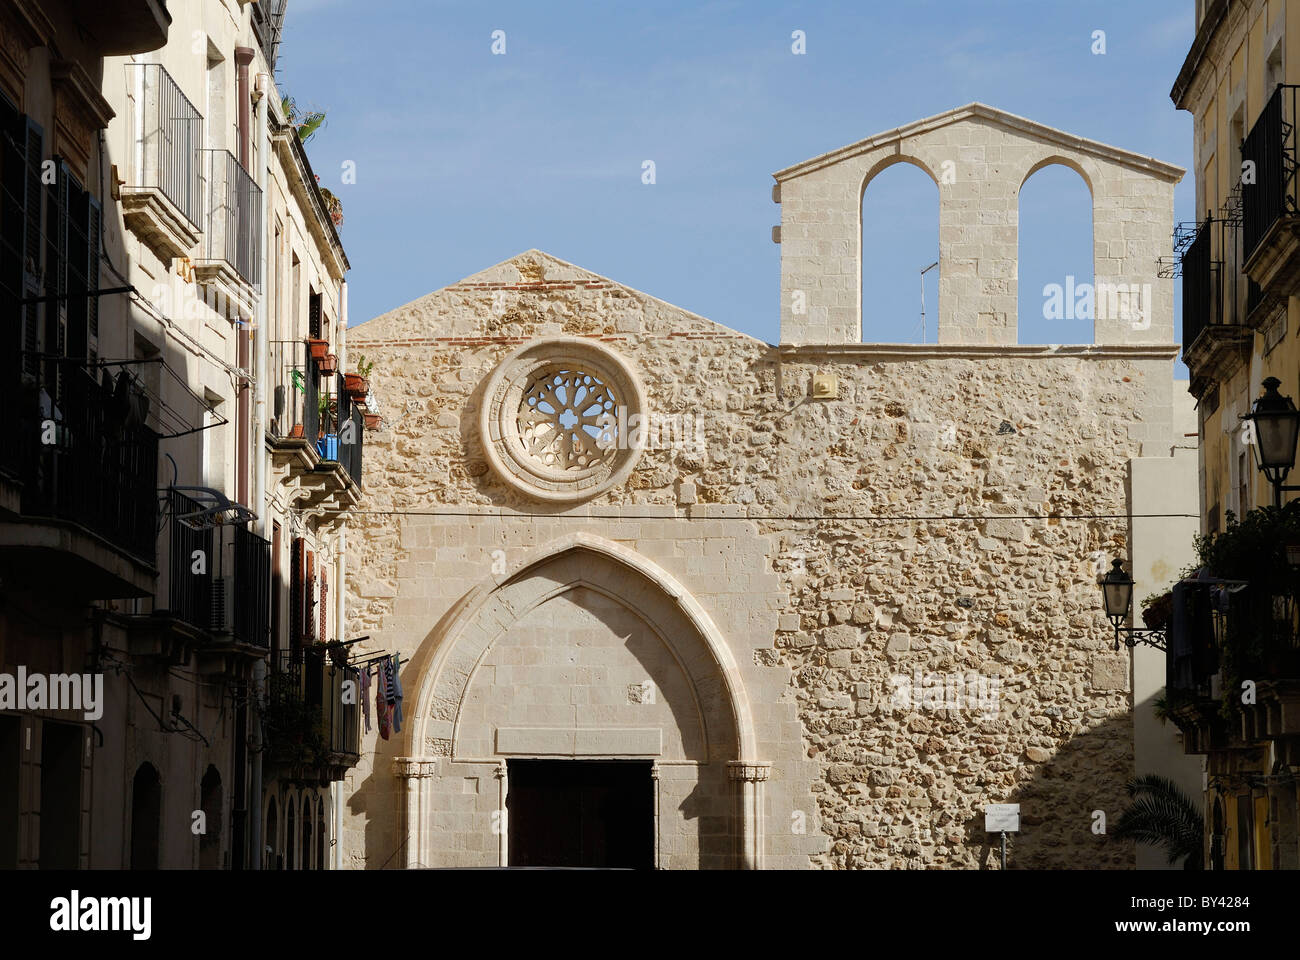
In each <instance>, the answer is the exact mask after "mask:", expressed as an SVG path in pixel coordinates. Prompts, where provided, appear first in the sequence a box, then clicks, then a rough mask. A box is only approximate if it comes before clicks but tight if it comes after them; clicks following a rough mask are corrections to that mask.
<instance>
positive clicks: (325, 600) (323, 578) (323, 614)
mask: <svg viewBox="0 0 1300 960" xmlns="http://www.w3.org/2000/svg"><path fill="white" fill-rule="evenodd" d="M329 595H330V581H329V575H328V573H327V572H326V569H325V565H324V564H321V568H320V638H321V640H322V641H325V640H328V639H329V637H330V635H329V629H328V626H329V624H328V617H329V608H330V607H329Z"/></svg>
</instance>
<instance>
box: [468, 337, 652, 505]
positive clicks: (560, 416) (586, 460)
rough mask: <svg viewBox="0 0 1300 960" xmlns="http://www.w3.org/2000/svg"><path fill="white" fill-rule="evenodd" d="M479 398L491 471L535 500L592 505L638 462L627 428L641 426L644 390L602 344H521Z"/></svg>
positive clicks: (561, 340)
mask: <svg viewBox="0 0 1300 960" xmlns="http://www.w3.org/2000/svg"><path fill="white" fill-rule="evenodd" d="M483 398H484V399H483V407H482V409H481V411H480V413H479V434H480V436H481V437H482V440H483V450H484V454H485V456H486V457H487V460H488V463H489V465H490V466H491V467H492V469H493V470H494V471H495V472H496V474H497V475H498V476H499V477H501V479H502V480H504V481H505V482H506V483H507V484H508V485H509V486H510V487H512V488H513V489H515V490H517V491H519V492H520V493H523V494H526V495H527V496H529V497H532V498H534V499H537V500H545V501H548V502H552V503H563V502H576V501H580V500H587V499H590V498H591V497H594V496H597V495H599V494H601V493H604V492H605V491H606V490H609V489H610V488H612V487H615V486H618V485H619V484H622V483H623V482H624V481H625V480H626V479H627V477H628V475H629V474H630V473H631V472H632V470H633V468H634V467H635V466H636V462H637V460H638V459H639V457H640V454H641V450H640V448H639V446H638V445H635V444H633V443H631V442H629V438H628V436H627V426H626V425H627V424H628V422H629V421H630V419H631V418H632V417H633V416H637V417H639V418H640V420H641V421H642V422H643V421H644V420H645V417H646V413H647V409H648V408H647V405H646V399H645V390H644V388H643V387H642V385H641V381H640V378H639V377H637V375H636V373H635V372H634V371H633V370H632V368H631V367H630V366H629V365H628V364H627V362H626V361H624V360H623V358H622V357H621V356H619V355H618V354H617V353H615V352H614V351H613V350H611V349H610V348H608V347H606V346H604V345H603V344H600V343H595V342H593V341H590V340H584V339H581V338H578V337H548V338H546V339H543V340H534V341H531V342H529V343H526V344H524V345H523V346H521V347H519V348H518V349H516V350H515V351H514V352H512V353H511V354H509V355H508V356H507V357H506V358H505V359H504V360H502V361H501V363H500V364H499V365H498V366H497V368H496V370H495V371H493V373H492V376H491V377H490V378H489V379H488V382H487V385H486V386H485V387H484V391H483ZM602 414H605V416H604V417H603V418H602V416H601V415H602ZM631 422H633V423H635V422H637V421H631Z"/></svg>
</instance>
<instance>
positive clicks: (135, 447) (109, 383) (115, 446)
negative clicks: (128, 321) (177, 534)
mask: <svg viewBox="0 0 1300 960" xmlns="http://www.w3.org/2000/svg"><path fill="white" fill-rule="evenodd" d="M100 377H102V379H100ZM10 387H11V389H13V390H15V391H16V397H15V398H13V400H14V406H15V408H16V409H15V413H16V414H17V416H16V417H15V422H16V426H17V433H16V435H14V436H13V437H11V438H10V440H9V441H7V442H12V443H14V444H16V445H17V446H18V447H19V448H20V449H21V451H22V453H21V456H20V457H19V458H18V473H19V479H20V481H21V483H22V501H21V502H22V512H23V514H24V515H25V516H28V517H45V518H51V519H59V520H66V521H70V522H72V523H77V524H80V525H81V526H83V527H85V528H86V529H87V530H89V531H91V532H92V533H94V534H97V535H98V536H100V537H102V538H103V539H105V540H106V541H108V542H109V543H111V544H112V545H113V546H115V547H117V548H118V549H120V550H124V551H125V552H127V553H129V554H131V555H132V556H134V557H135V558H137V559H138V560H142V561H145V562H146V563H153V562H154V559H155V556H156V552H157V546H156V540H157V526H156V524H157V516H158V495H157V483H158V435H157V434H156V433H155V432H154V431H153V430H152V429H150V428H149V427H148V426H147V425H146V423H145V413H144V411H143V410H142V407H141V405H140V404H141V400H140V398H139V395H138V394H137V393H136V392H135V391H133V389H132V387H131V375H130V374H129V373H127V372H126V371H122V372H121V373H119V374H118V377H117V379H116V380H114V379H113V378H112V376H111V375H110V374H109V373H108V370H107V368H106V367H103V368H97V367H95V366H87V365H86V364H85V362H84V361H78V360H72V359H68V358H63V357H42V358H41V362H39V363H36V364H34V365H33V374H32V375H31V376H30V377H27V378H24V379H23V381H22V383H21V384H11V385H10Z"/></svg>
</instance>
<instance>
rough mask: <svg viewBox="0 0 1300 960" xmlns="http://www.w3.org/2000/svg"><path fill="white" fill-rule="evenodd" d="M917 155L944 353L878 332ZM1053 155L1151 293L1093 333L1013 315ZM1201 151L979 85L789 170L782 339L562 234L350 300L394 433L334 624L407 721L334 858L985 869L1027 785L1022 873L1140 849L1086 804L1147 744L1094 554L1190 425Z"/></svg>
mask: <svg viewBox="0 0 1300 960" xmlns="http://www.w3.org/2000/svg"><path fill="white" fill-rule="evenodd" d="M896 162H909V163H913V164H915V165H917V166H919V167H920V168H922V169H923V170H925V171H926V172H928V173H929V174H930V175H931V176H932V177H933V178H934V180H935V182H936V184H938V185H939V196H940V248H941V249H940V258H939V259H940V281H939V285H940V316H939V342H938V343H937V344H921V345H916V344H890V345H882V344H865V343H862V342H860V341H861V317H862V314H863V310H864V297H863V292H862V290H861V281H860V277H861V263H860V252H859V251H860V236H861V199H862V192H863V190H864V189H865V187H866V185H867V183H869V182H870V180H871V178H872V177H874V176H875V175H876V174H877V173H878V172H879V171H880V170H882V169H884V168H885V167H886V166H888V165H890V164H892V163H896ZM1049 163H1059V164H1064V165H1066V166H1069V167H1071V168H1072V169H1074V170H1076V171H1077V172H1078V173H1079V174H1080V175H1081V176H1082V177H1083V178H1084V180H1085V181H1086V182H1087V184H1088V186H1089V188H1090V190H1091V192H1092V196H1093V212H1094V217H1093V222H1094V250H1095V257H1094V275H1095V283H1096V286H1097V288H1098V289H1099V290H1100V289H1106V288H1109V289H1111V290H1112V291H1119V295H1120V297H1121V299H1122V298H1123V297H1124V296H1126V295H1127V292H1128V291H1132V292H1133V295H1134V297H1135V298H1136V299H1135V300H1134V301H1133V302H1131V303H1129V304H1128V305H1127V306H1124V307H1122V308H1121V309H1120V310H1118V311H1111V312H1109V313H1104V312H1103V311H1100V310H1099V312H1098V319H1097V321H1096V332H1095V336H1094V340H1095V342H1094V343H1091V344H1083V345H1072V346H1071V345H1066V346H1035V345H1022V344H1018V343H1017V342H1016V339H1017V338H1016V304H1017V289H1016V250H1017V230H1016V216H1017V213H1016V211H1017V196H1018V191H1019V188H1020V186H1021V184H1023V183H1024V181H1025V180H1026V179H1027V178H1028V177H1029V176H1030V175H1031V174H1032V173H1033V172H1034V171H1036V170H1037V169H1039V168H1041V167H1042V166H1044V165H1046V164H1049ZM1182 173H1183V171H1182V170H1181V169H1179V168H1177V167H1173V166H1170V165H1168V164H1164V163H1161V162H1159V161H1156V160H1153V159H1150V158H1147V157H1142V156H1138V155H1135V154H1132V153H1128V152H1126V151H1123V150H1119V149H1116V148H1113V147H1109V146H1105V145H1103V144H1099V143H1095V142H1092V141H1089V140H1085V139H1082V138H1080V137H1077V136H1073V135H1070V134H1066V133H1062V132H1060V131H1057V130H1054V129H1051V128H1048V127H1045V126H1042V125H1040V124H1037V123H1034V122H1032V121H1029V120H1025V119H1023V118H1019V117H1014V116H1011V115H1009V114H1006V113H1003V112H1001V111H998V110H995V109H992V108H989V107H985V106H983V105H979V104H973V105H971V106H968V107H964V108H960V109H958V110H954V111H950V112H948V113H945V114H941V115H939V116H936V117H932V118H929V119H927V120H922V121H919V122H917V123H914V124H911V125H909V126H907V127H904V128H900V129H898V130H894V131H890V132H888V133H884V134H881V135H879V136H876V137H872V138H869V139H867V140H864V141H861V142H859V143H856V144H853V145H851V146H848V147H845V148H843V149H841V150H837V151H834V152H832V153H829V154H826V155H824V156H821V157H817V158H814V159H812V160H809V161H806V162H804V163H801V164H798V165H796V166H794V167H790V168H788V169H786V170H783V171H781V172H780V173H778V174H776V175H775V179H776V186H775V187H774V192H773V199H775V200H776V201H777V202H778V203H779V204H780V209H781V226H780V228H779V233H778V234H777V235H776V236H775V237H774V238H775V239H778V240H779V242H780V243H781V250H782V266H781V285H782V291H781V343H780V344H778V345H771V344H767V343H763V342H761V341H759V340H756V339H754V338H752V337H749V336H746V335H744V334H741V333H738V332H736V331H734V330H731V329H728V328H726V327H724V326H721V325H719V324H717V323H714V322H711V321H710V320H707V319H705V318H703V317H700V316H697V315H694V314H692V313H690V312H688V311H686V310H683V309H680V308H677V307H674V306H672V305H670V304H668V303H665V302H663V301H660V300H657V299H655V298H654V297H652V296H649V295H647V294H644V293H641V292H639V291H637V290H633V289H631V288H629V287H626V286H623V285H621V284H619V283H617V282H614V281H612V280H609V279H606V278H604V277H601V276H598V275H596V274H593V273H591V272H588V271H586V270H584V269H582V268H580V267H578V266H575V265H573V264H570V263H566V262H564V261H562V260H559V259H557V258H555V257H553V256H550V255H549V254H546V253H542V252H540V251H537V250H532V251H528V252H527V253H523V254H520V255H518V256H515V257H513V258H511V259H509V260H507V261H505V262H503V263H499V264H497V265H496V266H493V267H490V268H488V269H486V270H484V271H482V272H481V273H478V274H475V275H473V276H471V277H468V278H466V279H465V280H462V281H460V282H458V283H456V284H453V285H451V286H449V287H446V288H444V289H442V290H439V291H437V292H434V293H431V294H429V295H428V296H425V297H423V298H421V299H419V300H416V301H415V302H413V303H411V304H408V305H406V306H404V307H401V308H399V309H397V310H394V311H392V312H391V313H388V314H386V315H384V316H381V317H378V318H376V319H373V320H371V321H369V322H367V323H365V324H362V325H359V326H357V327H354V328H352V329H351V330H350V331H349V334H348V339H349V348H350V350H351V351H352V353H353V354H363V355H364V356H365V357H366V358H367V359H368V360H372V361H373V362H374V368H373V372H372V373H371V383H372V390H373V391H374V392H376V393H377V394H379V395H380V396H381V397H382V399H383V408H384V410H385V411H386V414H387V415H388V422H387V425H386V428H385V429H384V430H382V431H379V432H376V433H374V434H371V435H368V436H367V440H366V443H367V450H366V456H367V460H368V470H367V489H366V499H365V502H364V503H363V504H362V506H361V510H360V512H359V513H357V514H355V515H354V516H353V517H352V518H351V519H350V520H349V522H348V528H349V530H350V534H349V551H348V554H347V564H348V566H349V568H350V569H349V574H348V577H347V583H348V591H349V596H348V598H347V619H348V629H347V635H349V636H363V635H364V636H369V637H370V639H369V640H368V641H365V643H364V644H362V645H360V646H359V647H358V648H357V649H358V651H360V652H361V653H362V655H364V651H366V650H369V649H373V650H385V651H393V652H397V653H398V654H399V655H400V657H401V669H400V679H401V685H402V688H403V694H404V697H403V714H404V719H403V723H402V726H401V730H400V731H397V730H393V731H392V732H390V733H389V735H388V737H387V739H384V738H381V737H379V736H378V733H377V731H376V730H374V729H372V731H371V732H369V733H366V734H365V735H364V737H363V743H362V749H361V753H362V760H361V762H360V764H359V765H358V766H357V767H356V768H355V770H354V771H352V773H351V774H350V775H349V779H348V782H347V786H346V788H345V795H346V796H347V798H348V799H347V802H346V806H345V810H344V815H343V824H342V833H341V836H340V842H341V844H342V856H341V861H342V864H343V865H344V866H345V867H346V866H356V867H364V868H370V869H379V868H384V867H388V868H392V867H442V866H459V867H465V866H498V865H514V866H519V865H556V864H560V863H570V864H580V865H606V866H610V865H612V866H654V867H660V868H670V869H673V868H680V869H696V868H809V867H813V868H857V867H896V868H908V867H912V868H916V867H957V868H976V867H981V866H986V865H989V864H991V863H992V862H993V859H994V848H995V845H996V843H997V838H996V836H990V835H988V834H986V833H985V831H984V817H983V813H984V807H985V806H986V805H987V804H994V803H1018V804H1020V810H1021V831H1020V833H1019V834H1017V835H1016V836H1015V837H1014V838H1013V861H1014V863H1015V864H1016V865H1017V866H1021V867H1039V868H1053V867H1131V866H1133V865H1134V862H1135V853H1134V849H1133V847H1132V846H1131V845H1129V844H1124V843H1120V842H1118V841H1113V840H1110V839H1108V837H1107V836H1106V835H1105V833H1104V832H1103V833H1100V834H1099V833H1097V832H1096V831H1095V829H1094V825H1095V823H1096V817H1095V813H1096V811H1103V812H1104V813H1105V814H1107V815H1109V816H1111V817H1112V818H1113V817H1115V816H1117V815H1118V813H1119V811H1120V810H1121V809H1122V808H1123V806H1124V804H1125V795H1124V782H1125V780H1126V779H1127V778H1128V777H1131V776H1133V774H1134V771H1135V768H1136V767H1135V765H1136V764H1140V761H1139V760H1138V759H1135V736H1134V721H1133V711H1134V706H1135V703H1134V701H1135V695H1134V688H1135V683H1136V679H1135V673H1134V661H1133V658H1132V657H1131V656H1130V655H1129V654H1128V653H1127V652H1125V651H1121V652H1118V653H1117V652H1115V651H1114V650H1113V649H1112V637H1111V633H1110V630H1109V628H1108V627H1107V626H1106V623H1105V620H1104V617H1103V616H1102V614H1101V610H1100V603H1099V591H1098V590H1097V586H1096V576H1097V573H1098V569H1099V566H1100V565H1101V564H1100V563H1099V561H1103V560H1105V559H1108V558H1109V557H1111V556H1119V557H1124V558H1132V559H1136V558H1137V556H1138V552H1139V550H1140V549H1142V548H1143V545H1142V544H1141V543H1140V542H1138V541H1139V540H1140V539H1141V537H1140V535H1138V534H1135V530H1137V529H1138V528H1137V527H1135V521H1134V520H1133V517H1132V515H1133V514H1137V513H1142V511H1143V510H1145V509H1146V506H1144V505H1142V504H1137V503H1135V497H1136V495H1137V494H1136V493H1135V491H1136V489H1137V487H1136V486H1135V484H1134V483H1133V480H1132V471H1133V464H1134V463H1135V462H1136V461H1141V460H1144V459H1147V460H1153V459H1162V460H1168V458H1170V457H1171V455H1172V453H1173V452H1174V449H1173V448H1174V447H1175V446H1177V445H1178V443H1179V439H1180V437H1181V434H1182V433H1183V429H1182V427H1181V425H1180V421H1179V417H1178V415H1177V412H1176V406H1175V401H1174V389H1175V387H1174V382H1173V361H1174V359H1175V357H1176V354H1177V349H1178V348H1177V345H1176V344H1175V343H1174V339H1173V337H1174V334H1173V319H1172V310H1173V308H1172V289H1171V282H1170V281H1169V280H1168V279H1161V278H1160V277H1159V276H1158V263H1159V261H1160V259H1161V258H1162V257H1169V256H1170V254H1171V250H1170V243H1171V241H1170V235H1171V232H1172V216H1173V188H1174V185H1175V184H1176V183H1177V182H1178V180H1179V179H1180V178H1181V176H1182ZM868 299H869V298H868ZM865 309H866V310H868V312H869V310H870V307H869V305H868V306H866V307H865ZM1103 313H1104V315H1103ZM1161 506H1162V508H1163V509H1161V510H1157V511H1152V512H1154V513H1160V514H1161V515H1163V514H1164V513H1165V512H1168V513H1169V514H1171V515H1172V514H1176V513H1177V512H1178V510H1179V509H1180V505H1178V504H1164V505H1161ZM1187 506H1188V510H1187V512H1188V513H1189V515H1190V516H1191V520H1190V521H1189V522H1190V523H1191V525H1192V529H1195V523H1196V521H1195V515H1196V514H1197V513H1198V510H1197V509H1196V505H1195V503H1192V504H1190V505H1187ZM1135 537H1136V539H1135ZM1186 539H1187V541H1188V542H1190V536H1188V537H1187V538H1186ZM1156 566H1157V567H1159V566H1160V565H1158V564H1157V565H1156ZM1150 567H1151V565H1150V564H1148V565H1147V566H1144V567H1143V568H1142V570H1147V569H1149V568H1150ZM1134 569H1135V575H1136V576H1137V577H1138V579H1139V587H1138V589H1139V591H1141V590H1142V589H1143V583H1142V581H1143V579H1144V577H1147V576H1148V575H1147V574H1146V573H1144V572H1141V571H1139V570H1138V567H1137V566H1135V568H1134ZM1161 569H1165V571H1166V572H1165V573H1164V574H1163V576H1164V577H1165V578H1166V579H1165V580H1164V581H1163V582H1160V583H1149V584H1148V586H1149V588H1150V589H1154V588H1155V587H1157V586H1163V585H1164V582H1167V579H1168V578H1172V576H1173V575H1174V574H1175V573H1176V569H1177V565H1174V566H1172V568H1171V567H1170V565H1169V564H1164V566H1163V567H1162V568H1161ZM1138 595H1139V596H1140V595H1141V593H1140V592H1139V594H1138ZM1169 736H1172V734H1169Z"/></svg>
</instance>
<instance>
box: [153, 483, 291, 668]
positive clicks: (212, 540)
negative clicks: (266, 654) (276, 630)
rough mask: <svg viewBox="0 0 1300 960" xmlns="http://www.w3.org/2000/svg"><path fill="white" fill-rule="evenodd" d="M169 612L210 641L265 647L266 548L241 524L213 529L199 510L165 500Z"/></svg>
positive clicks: (178, 499)
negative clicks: (216, 637) (215, 638)
mask: <svg viewBox="0 0 1300 960" xmlns="http://www.w3.org/2000/svg"><path fill="white" fill-rule="evenodd" d="M167 508H168V523H169V527H170V536H169V542H168V549H169V554H170V563H169V564H168V610H169V612H170V613H172V614H173V615H174V616H176V617H178V618H180V619H181V620H184V621H185V622H186V623H189V624H192V625H193V626H196V627H198V628H199V629H201V630H205V631H207V632H208V633H211V634H213V635H220V636H227V635H228V636H230V637H232V638H233V639H234V640H236V641H238V642H240V643H246V644H249V645H251V646H255V647H263V648H265V647H268V646H269V645H270V632H271V544H270V543H269V542H268V541H267V540H264V539H263V538H261V537H259V536H257V534H255V533H253V532H252V531H251V530H249V529H248V525H247V524H246V523H213V522H211V521H210V520H209V519H208V518H207V517H206V516H205V511H204V506H203V504H200V503H199V502H198V501H197V500H194V499H193V498H191V497H189V496H187V495H186V494H184V493H182V492H181V491H179V490H175V489H172V490H169V491H168V494H167Z"/></svg>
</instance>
